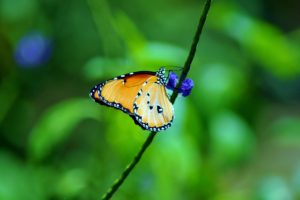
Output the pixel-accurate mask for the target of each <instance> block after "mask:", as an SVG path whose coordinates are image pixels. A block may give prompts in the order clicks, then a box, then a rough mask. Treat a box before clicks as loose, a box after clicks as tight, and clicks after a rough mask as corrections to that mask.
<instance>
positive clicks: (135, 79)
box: [91, 72, 154, 113]
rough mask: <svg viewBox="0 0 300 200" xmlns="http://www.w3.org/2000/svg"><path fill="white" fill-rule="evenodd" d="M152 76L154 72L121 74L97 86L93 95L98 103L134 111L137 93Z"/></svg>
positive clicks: (93, 90)
mask: <svg viewBox="0 0 300 200" xmlns="http://www.w3.org/2000/svg"><path fill="white" fill-rule="evenodd" d="M151 76H154V73H152V72H147V73H146V72H144V73H132V74H126V75H123V76H119V77H117V78H115V79H112V80H109V81H106V82H103V83H100V84H99V85H97V86H95V88H94V89H92V91H91V97H92V98H93V99H94V100H96V101H97V102H98V103H101V104H105V105H108V106H111V107H115V108H117V109H120V110H123V111H124V112H128V113H133V102H134V100H135V97H136V94H137V93H138V91H139V90H140V88H141V87H142V85H143V83H144V82H145V81H146V80H147V79H148V78H150V77H151Z"/></svg>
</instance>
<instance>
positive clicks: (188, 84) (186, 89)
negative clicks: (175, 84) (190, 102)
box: [179, 78, 194, 97]
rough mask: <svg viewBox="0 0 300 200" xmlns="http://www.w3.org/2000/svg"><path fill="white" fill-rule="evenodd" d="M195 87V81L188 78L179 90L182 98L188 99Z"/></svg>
mask: <svg viewBox="0 0 300 200" xmlns="http://www.w3.org/2000/svg"><path fill="white" fill-rule="evenodd" d="M193 87H194V81H193V80H192V79H190V78H187V79H185V80H184V81H183V82H182V84H181V87H180V88H179V93H182V96H184V97H186V96H188V95H189V94H190V93H191V91H192V88H193Z"/></svg>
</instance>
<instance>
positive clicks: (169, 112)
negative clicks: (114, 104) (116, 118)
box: [133, 77, 174, 132]
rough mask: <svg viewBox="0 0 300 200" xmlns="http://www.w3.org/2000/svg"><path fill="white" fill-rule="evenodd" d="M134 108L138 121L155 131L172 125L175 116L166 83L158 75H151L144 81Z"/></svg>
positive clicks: (135, 117) (142, 125)
mask: <svg viewBox="0 0 300 200" xmlns="http://www.w3.org/2000/svg"><path fill="white" fill-rule="evenodd" d="M133 110H134V119H135V121H136V123H138V124H139V125H140V126H141V127H142V128H144V129H147V130H150V131H155V132H156V131H161V130H165V129H167V128H168V127H170V126H171V124H172V121H173V118H174V108H173V105H172V103H171V102H170V100H169V98H168V95H167V92H166V88H165V85H163V84H161V83H160V82H159V81H158V79H157V77H150V78H149V79H148V80H147V81H146V82H144V84H143V87H142V88H141V89H140V90H139V92H138V94H137V96H136V99H135V101H134V104H133Z"/></svg>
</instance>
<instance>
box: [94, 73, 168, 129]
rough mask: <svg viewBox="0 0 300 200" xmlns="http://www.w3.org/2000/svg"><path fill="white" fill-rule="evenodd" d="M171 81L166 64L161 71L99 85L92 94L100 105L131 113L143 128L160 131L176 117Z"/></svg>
mask: <svg viewBox="0 0 300 200" xmlns="http://www.w3.org/2000/svg"><path fill="white" fill-rule="evenodd" d="M167 81H168V79H167V77H165V69H164V68H163V67H161V68H160V69H159V70H158V71H157V72H151V71H139V72H132V73H128V74H125V75H120V76H118V77H116V78H113V79H111V80H107V81H104V82H102V83H100V84H98V85H96V86H95V87H93V88H92V90H91V92H90V96H91V97H92V99H93V100H94V101H95V102H97V103H99V104H102V105H106V106H109V107H113V108H116V109H119V110H121V111H123V112H125V113H127V114H128V115H129V116H130V117H131V118H132V119H133V120H134V122H135V123H136V124H137V125H139V126H140V127H141V128H142V129H144V130H149V131H153V132H158V131H161V130H166V129H167V128H169V127H170V126H171V124H172V121H173V119H174V108H173V105H172V103H171V102H170V100H169V96H168V94H167V91H166V84H167Z"/></svg>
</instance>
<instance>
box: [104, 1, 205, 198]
mask: <svg viewBox="0 0 300 200" xmlns="http://www.w3.org/2000/svg"><path fill="white" fill-rule="evenodd" d="M210 5H211V0H206V3H205V6H204V9H203V11H202V15H201V17H200V20H199V24H198V27H197V30H196V33H195V36H194V39H193V43H192V46H191V49H190V52H189V55H188V57H187V59H186V61H185V64H184V67H183V71H182V73H181V76H180V79H179V82H178V84H177V86H176V88H175V90H174V92H173V94H172V96H171V98H170V101H171V102H172V103H173V104H174V102H175V100H176V98H177V96H178V88H180V86H181V84H182V82H183V81H184V80H185V78H186V76H187V74H188V72H189V70H190V68H191V64H192V61H193V59H194V56H195V53H196V49H197V44H198V42H199V39H200V35H201V33H202V29H203V26H204V23H205V21H206V16H207V14H208V11H209V9H210ZM155 136H156V132H151V133H150V135H149V136H148V138H147V139H146V141H145V142H144V144H143V146H142V147H141V149H140V151H139V152H138V154H137V155H136V156H135V157H134V159H133V160H132V161H131V163H130V164H129V165H128V166H127V167H126V169H125V170H124V171H123V172H122V174H121V176H120V177H119V178H118V179H117V180H116V181H115V182H114V184H113V185H112V186H111V187H110V188H109V189H108V191H107V192H106V193H105V194H104V195H103V197H102V199H103V200H107V199H110V198H111V197H112V195H113V194H114V193H115V192H116V191H117V190H118V189H119V187H120V186H121V185H122V183H123V182H124V181H125V179H126V178H127V176H128V175H129V174H130V172H131V171H132V170H133V169H134V167H135V166H136V164H137V163H138V162H139V161H140V159H141V158H142V156H143V154H144V152H145V150H146V149H147V148H148V147H149V145H150V144H151V142H152V141H153V139H154V137H155Z"/></svg>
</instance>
